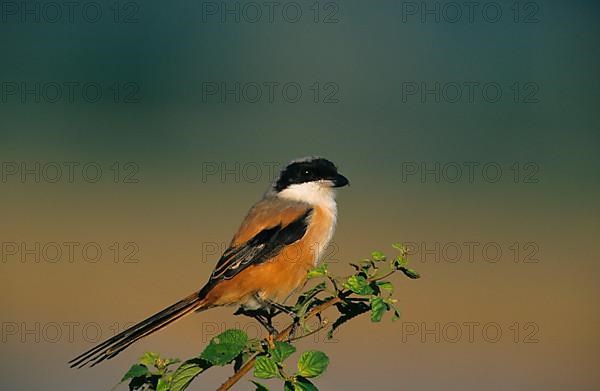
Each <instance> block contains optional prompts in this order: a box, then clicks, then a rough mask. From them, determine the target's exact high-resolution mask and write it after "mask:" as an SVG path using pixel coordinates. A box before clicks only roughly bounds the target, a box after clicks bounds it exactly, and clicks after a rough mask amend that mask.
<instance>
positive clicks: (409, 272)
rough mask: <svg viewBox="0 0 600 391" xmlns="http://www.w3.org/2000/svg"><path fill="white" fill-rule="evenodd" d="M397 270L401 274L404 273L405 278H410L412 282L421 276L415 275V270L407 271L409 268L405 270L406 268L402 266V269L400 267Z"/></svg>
mask: <svg viewBox="0 0 600 391" xmlns="http://www.w3.org/2000/svg"><path fill="white" fill-rule="evenodd" d="M399 270H400V271H401V272H402V273H404V274H405V275H406V277H408V278H412V279H413V280H414V279H417V278H421V275H420V274H419V273H417V272H416V271H415V270H413V269H409V268H407V267H404V266H402V267H400V269H399Z"/></svg>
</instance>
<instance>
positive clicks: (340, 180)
mask: <svg viewBox="0 0 600 391" xmlns="http://www.w3.org/2000/svg"><path fill="white" fill-rule="evenodd" d="M331 182H332V183H333V187H344V186H346V185H349V184H350V181H348V178H346V177H345V176H343V175H342V174H337V175H336V176H335V177H333V179H332V180H331Z"/></svg>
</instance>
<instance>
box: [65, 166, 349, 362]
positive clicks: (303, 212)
mask: <svg viewBox="0 0 600 391" xmlns="http://www.w3.org/2000/svg"><path fill="white" fill-rule="evenodd" d="M347 184H348V179H346V177H344V176H343V175H341V174H339V173H338V171H337V168H336V166H335V165H334V164H333V163H332V162H330V161H329V160H327V159H323V158H317V157H309V158H304V159H299V160H294V161H292V162H290V163H289V164H288V165H287V166H286V167H285V169H283V170H282V171H281V173H280V175H279V178H278V179H277V180H276V181H275V182H274V183H273V184H272V185H271V186H270V187H269V189H268V191H267V192H266V193H265V195H264V197H263V198H262V199H261V200H260V201H259V202H258V203H256V204H255V205H254V206H253V207H252V208H251V209H250V211H249V212H248V215H247V216H246V218H245V219H244V221H243V222H242V224H241V226H240V228H239V229H238V231H237V233H236V234H235V235H234V236H233V239H232V240H231V243H230V245H229V248H228V249H227V250H226V251H225V252H224V253H223V255H222V256H221V258H220V259H219V261H218V262H217V264H216V266H215V269H214V271H213V272H212V274H211V276H210V278H209V280H208V282H207V283H206V285H204V287H203V288H202V289H200V290H199V291H196V292H194V293H192V294H191V295H189V296H187V297H186V298H184V299H182V300H180V301H178V302H177V303H175V304H173V305H171V306H169V307H167V308H165V309H164V310H162V311H160V312H158V313H157V314H155V315H153V316H151V317H149V318H148V319H146V320H143V321H141V322H140V323H138V324H136V325H135V326H132V327H130V328H128V329H127V330H125V331H123V332H121V333H120V334H117V335H115V336H114V337H112V338H110V339H108V340H106V341H105V342H103V343H101V344H99V345H98V346H96V347H94V348H92V349H90V350H88V351H87V352H85V353H83V354H81V355H80V356H78V357H76V358H74V359H73V360H71V361H70V362H69V363H70V364H71V367H75V366H77V367H82V366H85V365H86V364H91V365H92V366H93V365H96V364H98V363H99V362H101V361H104V360H106V359H110V358H112V357H114V356H116V355H117V354H119V353H120V352H122V351H123V350H124V349H126V348H127V347H129V346H130V345H131V344H133V343H134V342H136V341H137V340H139V339H141V338H144V337H146V336H148V335H150V334H152V333H154V332H156V331H158V330H160V329H162V328H164V327H166V326H168V325H169V324H171V323H173V322H175V321H176V320H178V319H181V318H183V317H184V316H186V315H188V314H191V313H192V312H194V311H203V310H206V309H209V308H212V307H217V306H225V305H239V306H240V312H241V313H244V314H249V315H252V316H254V317H256V319H258V320H259V321H260V322H261V323H262V324H263V325H265V326H266V327H267V328H269V329H270V330H271V331H273V329H272V326H270V318H269V317H268V315H265V314H271V315H272V314H273V309H275V308H276V309H280V310H282V311H283V310H284V309H285V307H283V306H282V305H281V303H283V302H284V301H285V299H286V298H287V297H288V296H290V295H291V294H292V293H293V292H294V291H295V290H296V289H297V288H299V287H300V286H302V285H303V283H304V282H305V281H306V276H307V272H308V271H309V270H310V269H311V268H313V267H315V265H316V264H317V263H318V261H319V258H320V255H321V254H322V253H323V250H324V249H325V248H326V247H327V245H328V244H329V241H330V240H331V237H332V235H333V232H334V229H335V225H336V219H337V206H336V203H335V190H334V188H336V187H342V186H345V185H347ZM282 308H283V309H282ZM261 311H262V312H261Z"/></svg>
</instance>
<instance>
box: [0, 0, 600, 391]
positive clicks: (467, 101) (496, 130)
mask: <svg viewBox="0 0 600 391" xmlns="http://www.w3.org/2000/svg"><path fill="white" fill-rule="evenodd" d="M25 3H26V4H28V6H30V7H35V6H34V5H29V4H30V3H29V2H25ZM25 3H23V4H25ZM2 4H3V7H4V8H2V14H1V15H0V16H1V17H2V18H1V23H0V37H2V38H0V45H2V49H3V50H2V52H3V61H2V65H0V76H1V77H0V82H1V83H2V84H1V87H2V96H1V98H2V100H1V104H0V129H1V130H0V156H1V159H0V160H1V162H2V178H1V179H2V180H1V182H0V196H1V199H2V207H1V208H2V209H1V218H0V241H1V242H2V247H1V251H2V253H1V257H2V258H1V262H0V282H1V287H2V295H1V296H0V314H1V319H0V320H1V325H2V330H1V331H2V336H1V338H2V339H1V345H0V346H1V351H2V355H1V358H0V363H1V365H0V368H2V369H1V370H0V373H1V375H2V378H3V384H4V388H6V389H10V390H32V389H47V390H65V389H73V390H80V389H87V390H106V389H109V388H110V387H112V386H113V385H114V384H115V383H116V382H118V380H119V379H120V377H121V376H122V374H123V373H124V372H125V371H126V370H127V368H128V367H129V365H130V364H131V363H133V361H134V360H135V359H136V358H137V357H138V356H139V355H140V354H141V353H142V352H144V351H147V350H154V351H159V352H161V353H162V354H164V355H166V356H177V357H183V358H185V357H191V356H193V355H195V354H197V353H198V352H199V351H200V350H201V349H202V347H203V346H204V344H205V343H206V342H207V341H208V340H209V339H210V338H211V337H212V336H214V335H215V334H217V333H218V332H220V331H222V330H224V329H225V328H228V327H240V328H242V329H244V330H246V331H247V332H248V333H249V334H250V335H256V333H257V332H258V328H257V326H256V325H255V324H254V323H253V322H251V321H248V320H246V319H245V318H240V317H234V316H232V312H233V309H217V310H212V311H210V312H206V313H203V314H199V315H195V316H192V317H190V318H187V319H186V320H185V321H182V322H180V323H177V324H176V325H174V326H172V327H169V328H168V329H167V330H165V331H163V332H161V333H159V334H157V335H154V336H152V337H150V338H147V339H144V340H143V341H142V342H140V343H137V344H136V345H135V346H134V347H132V348H130V349H128V350H127V351H126V352H125V353H123V354H121V355H120V356H118V357H117V358H115V359H113V360H111V361H109V362H107V363H106V364H103V365H101V366H98V367H95V368H94V369H92V370H90V369H84V370H78V371H74V370H71V369H68V367H67V365H66V362H67V361H68V360H69V359H70V358H72V357H74V356H75V355H77V354H79V353H80V352H81V351H83V350H85V349H87V348H89V347H91V346H92V345H93V344H95V343H97V342H100V341H101V340H103V339H104V338H106V337H108V336H111V335H113V334H114V333H115V332H117V331H119V330H122V329H123V328H124V327H126V325H127V324H129V323H130V322H135V321H138V320H140V319H142V318H143V317H145V316H147V315H149V314H151V313H153V312H154V311H156V310H159V309H161V308H162V307H164V306H166V305H169V304H171V303H172V302H174V301H175V300H177V299H179V298H180V297H182V296H184V295H186V294H188V293H190V292H191V291H193V290H194V289H196V288H198V287H200V286H201V285H202V284H203V283H204V282H205V280H206V278H207V277H208V275H209V273H210V271H211V270H212V267H213V265H214V263H215V262H216V260H217V258H218V256H219V254H218V251H216V250H215V249H216V248H217V247H219V246H224V245H225V243H227V242H228V241H229V240H230V238H231V235H232V234H233V232H234V231H235V230H236V229H237V226H238V224H239V222H240V220H241V219H242V217H243V216H244V214H245V212H246V210H247V209H248V207H249V206H250V205H251V204H252V203H253V202H255V201H256V200H257V199H259V198H260V196H261V195H262V193H263V192H264V190H265V189H266V187H267V186H268V184H269V183H270V181H271V180H272V176H273V173H274V172H275V173H276V172H277V171H278V170H279V169H280V168H281V167H282V166H283V165H284V164H285V163H286V162H287V161H288V160H290V159H292V158H296V157H300V156H305V155H322V156H325V157H327V158H329V159H331V160H333V161H334V162H336V163H337V164H338V165H339V167H340V171H341V172H342V173H344V174H345V175H346V176H348V177H349V178H350V180H351V183H352V186H351V187H349V188H346V189H343V190H341V191H340V192H339V197H338V200H339V225H338V229H337V233H336V235H335V237H334V243H333V244H332V246H331V248H330V250H329V251H328V254H327V258H328V260H329V261H330V263H331V264H332V265H333V266H332V267H333V269H334V270H335V271H337V272H339V273H340V274H342V273H345V272H346V270H347V269H346V267H345V266H344V265H345V263H346V262H348V261H353V260H357V259H360V258H362V257H364V256H366V255H368V254H369V253H370V252H371V251H373V250H381V251H385V252H388V253H389V254H391V253H392V249H391V248H390V247H389V246H390V244H391V243H393V242H397V241H403V242H406V243H412V244H413V245H414V246H413V247H414V253H413V254H412V265H413V267H414V268H415V269H417V270H418V271H419V272H421V273H422V275H423V278H422V279H420V280H417V281H409V280H407V279H398V280H397V281H396V282H397V293H396V296H397V297H398V298H399V307H400V309H401V311H402V318H401V320H400V321H398V322H394V323H392V322H391V321H390V320H389V318H386V319H384V321H383V322H382V323H380V324H371V323H370V322H369V320H368V319H366V318H365V319H359V320H356V321H353V322H350V323H349V324H347V325H345V327H342V328H341V329H340V330H339V332H338V333H337V334H336V337H335V339H334V340H333V341H326V340H325V335H324V333H322V334H318V335H317V337H316V338H315V339H313V340H307V341H303V342H301V343H300V344H299V347H300V349H309V348H318V349H321V350H324V351H326V352H327V354H328V355H329V356H330V357H331V365H330V367H329V369H328V372H327V373H326V374H325V375H324V376H323V377H322V378H320V379H319V380H318V382H317V384H318V385H319V386H320V387H321V389H324V390H338V389H349V390H354V389H356V390H359V389H364V388H366V387H375V388H377V389H410V390H437V389H450V390H459V389H460V390H464V389H490V390H506V389H510V390H517V389H518V390H550V389H554V390H562V389H566V388H569V389H573V390H575V389H576V390H592V389H595V388H596V387H597V385H598V383H599V381H600V377H599V375H598V371H596V370H595V366H596V363H597V362H598V359H599V358H600V356H599V353H598V352H599V348H600V346H599V345H600V344H599V342H600V332H599V331H598V330H600V327H599V326H600V316H599V312H598V304H597V299H598V297H599V296H598V294H599V293H600V292H599V288H598V278H599V273H600V266H599V263H598V256H597V252H596V251H594V250H593V249H594V247H595V245H596V240H597V238H598V234H599V233H600V215H599V207H598V202H597V199H598V190H599V179H600V178H599V175H598V169H599V168H600V158H599V157H598V156H599V155H598V153H597V151H598V146H599V144H600V137H599V133H598V131H599V130H600V129H599V124H600V121H599V115H598V111H597V106H598V91H599V88H598V87H599V85H598V77H597V69H599V68H600V67H599V65H600V61H599V52H598V47H599V46H598V44H597V43H598V24H597V23H596V21H595V18H594V15H596V14H597V11H598V7H597V4H595V3H594V2H591V1H590V2H585V1H576V2H571V3H562V2H558V1H555V2H554V1H548V2H527V3H512V2H497V3H493V4H495V5H492V6H490V5H487V6H486V4H488V3H477V4H478V5H477V8H476V9H475V11H474V14H473V17H472V19H470V17H469V13H468V10H467V9H466V8H465V6H464V5H462V6H460V5H459V6H460V7H461V8H460V11H461V15H462V16H461V17H460V18H458V16H457V15H458V14H456V13H455V12H456V10H457V8H456V6H455V5H452V4H451V5H448V4H449V3H447V2H425V3H421V2H391V1H389V2H387V1H386V2H378V3H377V4H367V3H366V2H358V1H351V2H344V3H340V2H332V3H325V2H323V3H317V9H318V10H319V13H315V12H316V11H315V9H314V8H311V7H314V4H313V3H312V2H298V3H296V4H297V8H298V7H299V9H301V10H302V14H301V15H302V16H301V17H300V19H298V21H297V22H294V21H295V20H296V19H295V17H294V16H293V15H294V14H293V10H294V9H295V8H294V9H292V8H290V9H289V14H286V15H287V16H285V17H284V16H282V14H281V13H280V11H281V9H283V7H284V5H285V4H287V3H282V5H281V9H278V11H277V12H276V13H275V14H274V15H275V16H274V19H273V20H272V21H269V19H268V17H267V11H266V9H265V8H264V6H261V5H260V3H255V4H259V7H262V8H261V9H262V11H263V16H262V19H260V20H257V21H255V22H252V21H251V20H254V19H253V17H252V15H254V14H253V13H252V14H248V12H251V11H252V9H250V8H247V7H249V6H248V4H249V3H248V2H231V3H229V6H230V7H231V9H232V10H233V11H231V12H233V13H232V14H225V17H223V16H222V14H221V11H222V9H221V8H220V7H222V6H223V5H222V4H221V3H214V2H182V3H178V4H164V3H159V2H151V3H143V4H141V3H135V2H132V3H120V4H118V5H114V4H109V3H104V2H100V3H97V4H99V7H100V8H101V9H102V10H103V13H102V14H101V16H100V17H99V18H98V19H97V20H96V19H95V17H93V15H92V14H91V11H89V12H90V14H89V15H87V16H82V14H81V13H78V12H76V13H75V16H74V18H75V19H74V20H73V21H72V22H71V21H70V20H69V19H67V18H66V16H63V18H62V19H59V20H58V21H55V22H52V21H51V20H52V18H53V16H52V15H54V14H50V12H51V11H52V10H51V9H50V8H48V7H51V6H49V5H48V4H49V3H45V2H42V3H37V4H41V5H39V7H41V8H39V10H38V11H32V12H38V14H39V21H36V20H35V19H31V18H32V16H31V15H29V16H27V15H25V14H23V13H22V12H23V9H22V8H19V7H23V6H22V5H20V4H21V3H17V2H14V3H13V2H3V3H2ZM31 4H33V3H31ZM44 4H45V5H44ZM56 4H58V6H59V7H63V8H62V9H63V11H65V8H64V5H62V6H61V5H60V4H61V3H56ZM236 4H237V7H238V8H235V7H236ZM453 4H456V3H453ZM14 7H17V8H16V11H15V8H14ZM44 7H46V8H44ZM85 7H86V3H81V4H80V7H79V8H77V9H79V10H80V11H81V10H82V9H84V8H85ZM115 7H116V8H115ZM214 7H217V8H214ZM250 7H252V6H250ZM288 7H290V6H288ZM292 7H296V6H292ZM421 7H428V8H421ZM452 7H454V8H452ZM32 9H35V8H32ZM484 9H485V13H482V12H484V11H483V10H484ZM497 9H500V10H501V14H500V15H501V16H499V17H496V16H494V15H495V14H494V11H496V10H497ZM44 10H45V11H44ZM215 10H216V11H215ZM244 10H245V11H244ZM427 10H430V12H429V13H428V12H427ZM15 12H16V13H15ZM214 12H216V13H214ZM245 12H246V13H245ZM90 15H92V16H90ZM227 15H229V16H227ZM238 17H239V22H238V21H237V19H236V18H238ZM28 18H29V19H28ZM456 18H458V19H456ZM326 21H327V22H328V23H325V22H326ZM73 83H75V84H73ZM77 83H78V84H77ZM223 83H224V84H223ZM236 83H239V84H238V85H236ZM436 83H437V84H436ZM257 86H258V87H257ZM269 86H272V88H273V89H274V90H273V91H275V92H274V95H273V99H270V97H269V88H271V87H269ZM284 86H286V87H285V88H286V90H285V92H284ZM257 88H258V89H257ZM470 88H472V89H473V90H472V91H473V95H472V96H470V95H469V91H470ZM259 90H260V93H261V95H260V97H258V95H257V91H259ZM58 91H60V97H58V96H59V95H58ZM69 91H72V92H73V95H72V96H71V95H69ZM98 91H100V95H98V93H97V92H98ZM227 91H229V92H227ZM297 91H301V93H302V95H301V96H299V97H298V95H297ZM498 91H500V94H501V95H498ZM459 92H460V94H459ZM59 174H60V175H59ZM459 174H460V176H459ZM470 174H472V175H470ZM230 371H231V369H230V368H223V369H211V370H210V371H209V372H207V373H206V374H204V375H203V376H202V379H201V380H200V379H199V380H197V381H196V382H195V384H194V385H193V386H192V387H191V389H198V390H199V389H214V388H215V387H216V386H217V385H218V384H220V382H221V381H223V380H224V379H225V378H226V376H228V375H229V374H230ZM122 389H126V387H125V386H122ZM237 389H240V390H243V389H250V383H248V382H247V381H242V382H241V383H240V384H239V385H238V387H237Z"/></svg>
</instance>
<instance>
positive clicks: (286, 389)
mask: <svg viewBox="0 0 600 391" xmlns="http://www.w3.org/2000/svg"><path fill="white" fill-rule="evenodd" d="M283 391H296V387H294V384H293V383H292V382H291V381H289V380H287V381H286V382H285V383H283Z"/></svg>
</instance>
